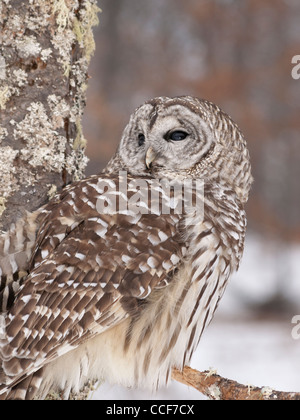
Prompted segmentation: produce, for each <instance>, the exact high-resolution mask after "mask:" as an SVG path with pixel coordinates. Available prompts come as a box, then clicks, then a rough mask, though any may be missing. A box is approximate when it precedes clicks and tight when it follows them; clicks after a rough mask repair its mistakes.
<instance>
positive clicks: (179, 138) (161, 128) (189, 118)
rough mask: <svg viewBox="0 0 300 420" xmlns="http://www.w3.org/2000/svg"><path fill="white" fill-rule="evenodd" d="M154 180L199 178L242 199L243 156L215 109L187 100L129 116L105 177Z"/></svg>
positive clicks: (239, 138)
mask: <svg viewBox="0 0 300 420" xmlns="http://www.w3.org/2000/svg"><path fill="white" fill-rule="evenodd" d="M121 169H122V170H126V171H128V172H129V173H130V174H132V175H135V176H137V175H140V176H145V175H148V176H149V175H150V176H152V177H154V178H159V179H162V178H163V179H175V178H177V179H186V178H194V179H195V178H202V179H203V180H204V182H210V183H211V182H214V183H219V184H221V185H224V186H226V188H232V189H233V190H234V191H235V192H236V195H237V197H238V198H239V200H240V201H241V202H242V203H244V202H246V201H247V199H248V195H249V190H250V187H251V183H252V177H251V167H250V159H249V153H248V149H247V145H246V141H245V139H244V137H243V135H242V133H241V131H240V130H239V128H238V126H237V125H236V124H235V123H234V122H233V121H232V119H231V118H230V117H229V116H228V115H227V114H226V113H224V112H223V111H221V109H220V108H219V107H217V106H216V105H214V104H213V103H211V102H208V101H206V100H200V99H197V98H194V97H190V96H184V97H176V98H168V97H158V98H155V99H152V100H150V101H148V102H146V103H145V104H144V105H142V106H140V107H139V108H137V109H136V111H135V112H134V113H133V114H132V116H131V118H130V120H129V123H128V125H127V126H126V128H125V130H124V132H123V136H122V139H121V142H120V145H119V147H118V150H117V152H116V155H115V156H114V157H113V158H112V160H111V161H110V163H109V164H108V166H107V170H108V172H110V173H112V172H118V171H119V170H121Z"/></svg>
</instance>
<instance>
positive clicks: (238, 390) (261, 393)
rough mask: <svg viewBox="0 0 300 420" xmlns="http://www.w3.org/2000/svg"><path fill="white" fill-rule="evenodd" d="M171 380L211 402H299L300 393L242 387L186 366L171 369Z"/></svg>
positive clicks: (248, 386)
mask: <svg viewBox="0 0 300 420" xmlns="http://www.w3.org/2000/svg"><path fill="white" fill-rule="evenodd" d="M172 378H173V379H174V380H175V381H178V382H181V383H183V384H185V385H188V386H192V387H193V388H195V389H197V390H198V391H199V392H201V393H202V394H204V395H205V396H206V397H208V398H209V399H211V400H265V401H266V400H285V401H290V400H300V393H296V392H279V391H274V390H272V389H271V388H268V387H263V388H259V387H254V386H250V385H242V384H239V383H238V382H236V381H232V380H230V379H226V378H222V377H221V376H219V375H216V374H214V373H212V372H209V371H205V372H199V371H197V370H195V369H192V368H190V367H188V366H185V368H184V369H183V371H182V372H180V371H179V370H177V369H173V372H172Z"/></svg>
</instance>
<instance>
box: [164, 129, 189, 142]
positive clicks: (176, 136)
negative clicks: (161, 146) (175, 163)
mask: <svg viewBox="0 0 300 420" xmlns="http://www.w3.org/2000/svg"><path fill="white" fill-rule="evenodd" d="M187 136H188V134H187V133H185V132H184V131H173V133H170V134H169V140H173V141H181V140H185V139H186V138H187Z"/></svg>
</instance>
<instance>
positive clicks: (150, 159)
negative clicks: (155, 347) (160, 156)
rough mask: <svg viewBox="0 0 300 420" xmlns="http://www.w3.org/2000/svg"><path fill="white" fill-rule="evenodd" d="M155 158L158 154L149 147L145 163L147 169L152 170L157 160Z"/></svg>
mask: <svg viewBox="0 0 300 420" xmlns="http://www.w3.org/2000/svg"><path fill="white" fill-rule="evenodd" d="M155 158H156V153H155V152H154V150H153V149H152V147H149V149H148V150H147V153H146V157H145V162H146V167H147V169H150V168H151V165H152V162H153V161H154V160H155Z"/></svg>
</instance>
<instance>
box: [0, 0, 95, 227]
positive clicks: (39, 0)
mask: <svg viewBox="0 0 300 420" xmlns="http://www.w3.org/2000/svg"><path fill="white" fill-rule="evenodd" d="M98 11H99V8H98V7H97V1H96V0H1V4H0V27H1V28H0V37H1V39H0V41H1V42H0V45H1V47H0V114H1V117H0V174H1V175H0V217H1V226H0V228H1V229H2V230H6V229H7V228H8V227H9V225H10V224H11V223H12V222H15V221H16V220H17V219H18V218H20V217H21V216H22V215H23V214H24V210H29V211H33V210H35V209H37V208H39V207H40V206H41V205H43V204H44V203H45V202H47V201H48V200H49V198H50V197H51V196H52V195H53V194H54V193H55V192H56V191H57V190H60V189H61V188H63V187H64V186H65V185H66V184H68V183H70V182H72V181H74V180H77V179H80V178H81V177H82V176H83V174H84V170H85V167H86V163H87V158H86V157H85V154H84V152H85V140H84V137H83V135H82V130H81V116H82V112H83V108H84V105H85V91H86V87H87V78H88V74H87V70H88V65H89V61H90V58H91V55H92V53H93V51H94V39H93V34H92V29H91V28H92V26H93V25H95V24H96V23H97V22H98V20H97V12H98Z"/></svg>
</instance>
